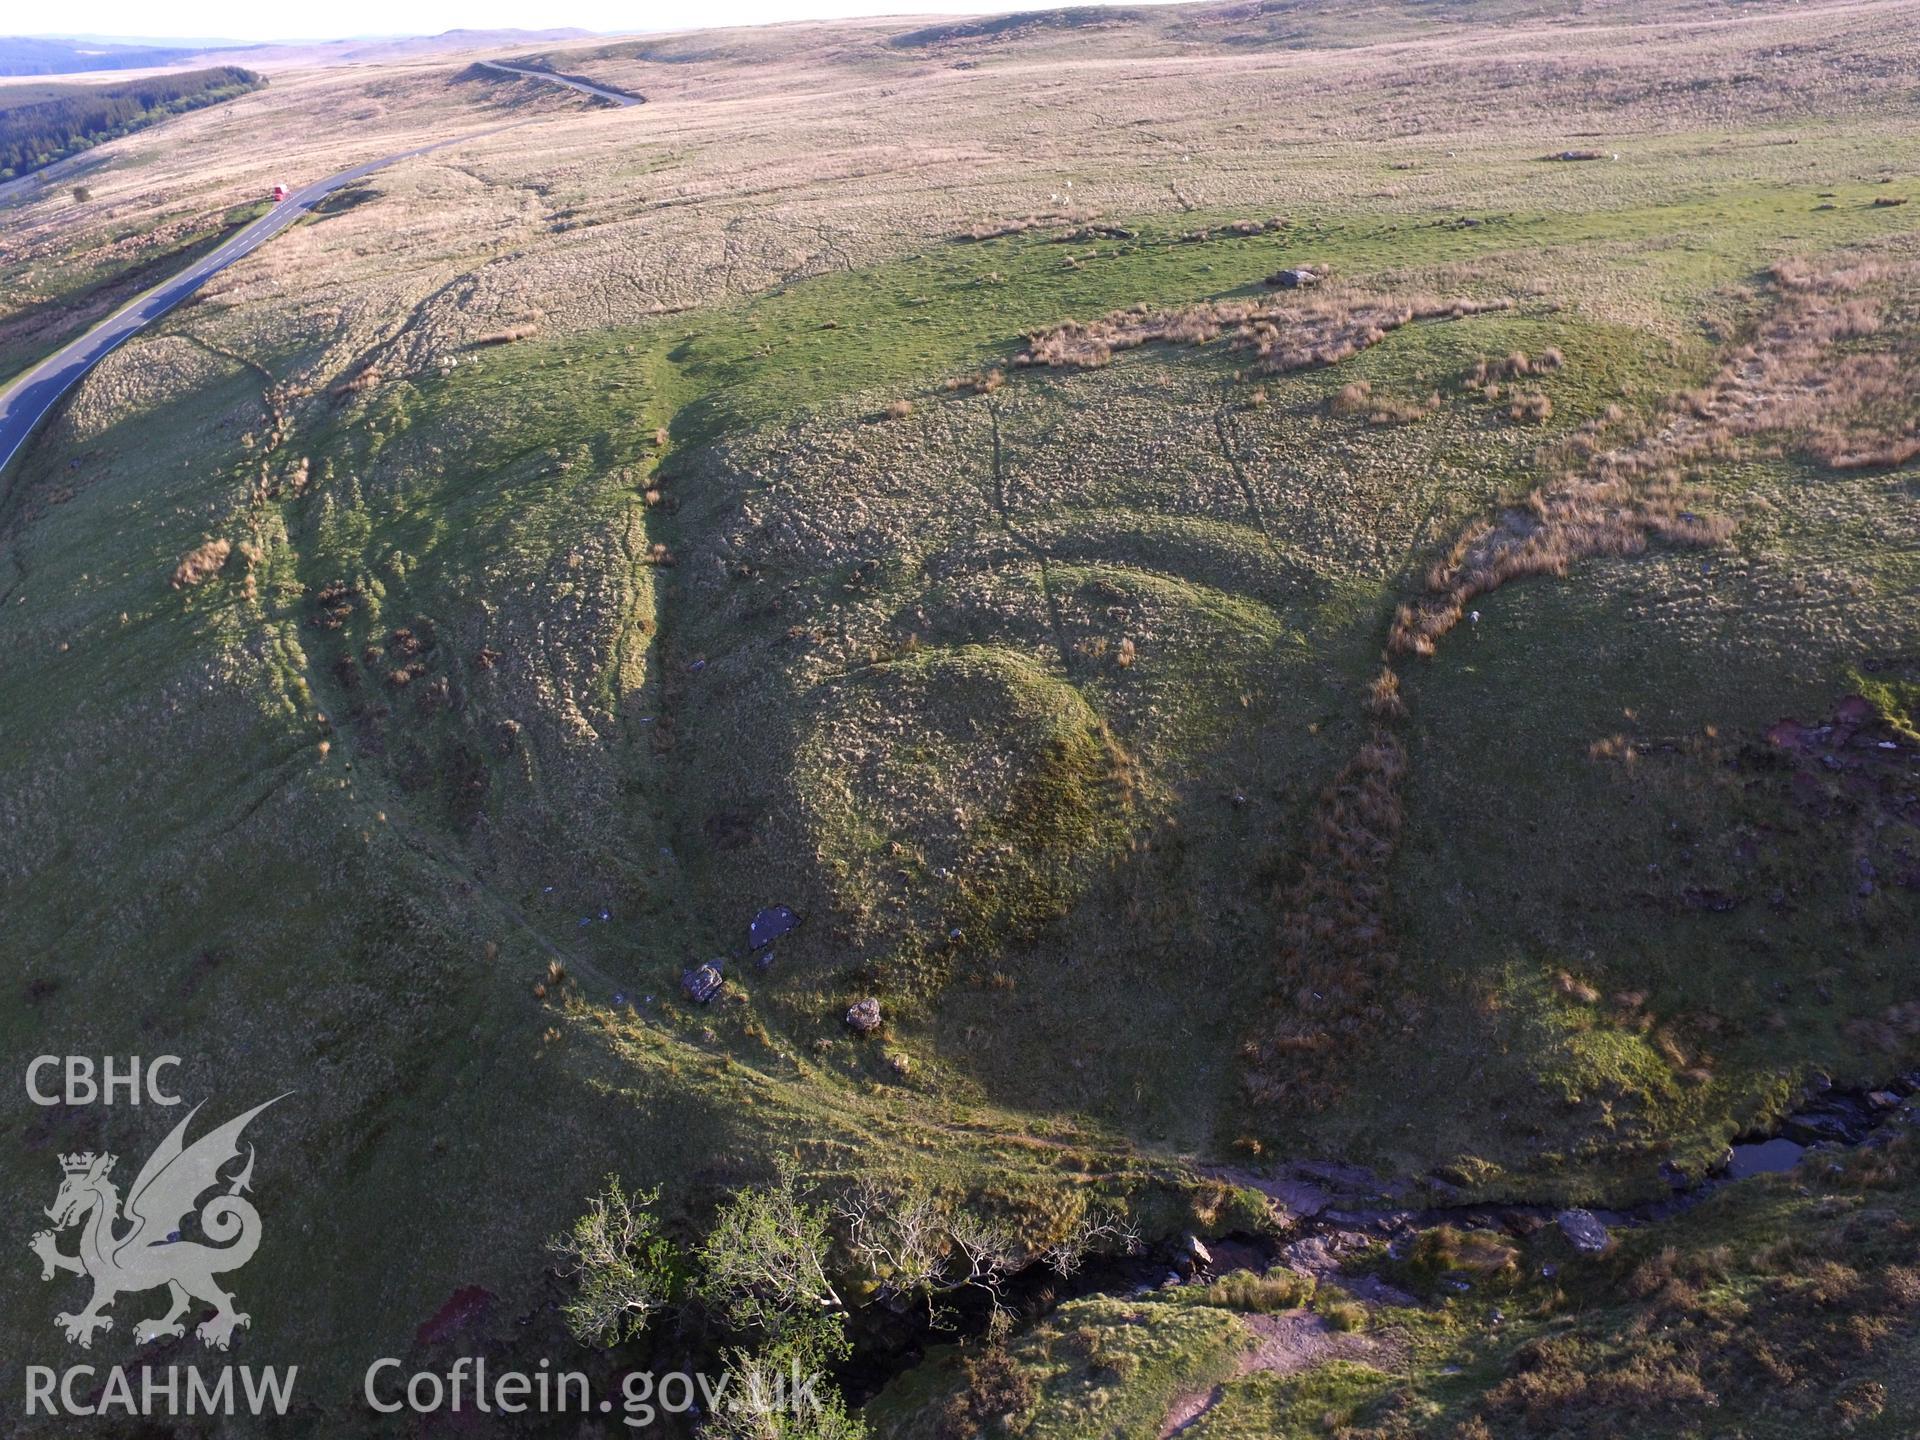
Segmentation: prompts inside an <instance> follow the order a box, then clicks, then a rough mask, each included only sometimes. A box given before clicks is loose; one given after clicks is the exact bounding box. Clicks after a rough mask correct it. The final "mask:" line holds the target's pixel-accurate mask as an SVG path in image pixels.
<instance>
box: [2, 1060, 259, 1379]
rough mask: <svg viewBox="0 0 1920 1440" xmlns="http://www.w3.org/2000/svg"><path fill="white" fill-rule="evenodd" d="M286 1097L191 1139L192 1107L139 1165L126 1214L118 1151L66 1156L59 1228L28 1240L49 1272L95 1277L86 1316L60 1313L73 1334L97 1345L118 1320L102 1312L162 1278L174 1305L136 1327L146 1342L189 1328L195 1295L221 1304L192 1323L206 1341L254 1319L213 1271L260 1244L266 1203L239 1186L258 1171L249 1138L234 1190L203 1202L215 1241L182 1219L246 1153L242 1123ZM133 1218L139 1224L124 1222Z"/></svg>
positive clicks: (46, 1276)
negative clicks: (71, 1235) (116, 1172)
mask: <svg viewBox="0 0 1920 1440" xmlns="http://www.w3.org/2000/svg"><path fill="white" fill-rule="evenodd" d="M285 1098H286V1096H284V1095H277V1096H275V1097H274V1100H269V1101H267V1102H266V1105H256V1106H255V1107H254V1108H253V1109H251V1110H249V1111H247V1113H246V1114H244V1115H241V1116H238V1117H237V1118H235V1119H232V1120H229V1121H228V1122H227V1123H226V1124H225V1125H222V1126H221V1127H220V1128H219V1129H218V1130H214V1131H210V1132H209V1133H208V1134H205V1135H202V1136H201V1137H200V1138H199V1139H198V1140H196V1141H194V1142H193V1144H191V1145H188V1144H186V1142H185V1136H186V1131H187V1125H188V1123H189V1122H190V1121H191V1120H192V1119H193V1117H194V1116H195V1115H197V1114H199V1113H200V1107H199V1106H198V1105H196V1106H194V1107H193V1109H192V1110H190V1111H188V1112H187V1117H186V1119H184V1120H182V1121H181V1122H180V1123H179V1124H178V1125H176V1126H174V1127H173V1133H172V1134H170V1135H168V1136H167V1138H166V1139H165V1140H163V1141H161V1142H160V1147H159V1148H158V1149H157V1150H155V1151H154V1152H153V1155H152V1156H151V1157H150V1158H149V1159H148V1161H147V1163H146V1164H145V1165H143V1166H141V1167H140V1173H139V1175H137V1176H135V1177H134V1181H133V1187H132V1189H131V1190H130V1191H129V1192H128V1194H127V1205H126V1213H125V1214H124V1215H123V1214H122V1213H121V1209H120V1192H119V1189H118V1188H117V1187H116V1186H115V1185H114V1184H113V1183H112V1181H110V1180H109V1179H108V1178H107V1177H108V1175H109V1174H111V1173H112V1170H113V1166H114V1160H115V1157H114V1156H112V1155H95V1154H93V1153H92V1152H91V1151H88V1152H86V1153H84V1154H79V1155H62V1156H61V1157H60V1168H61V1170H62V1171H64V1172H65V1175H66V1178H65V1179H64V1180H62V1181H61V1183H60V1193H59V1194H57V1195H56V1196H54V1199H53V1204H52V1205H51V1206H49V1207H48V1208H47V1212H46V1214H47V1218H48V1219H49V1220H51V1221H53V1225H54V1229H53V1230H42V1231H40V1232H39V1233H38V1234H37V1235H35V1236H34V1237H33V1240H32V1242H31V1244H30V1245H29V1246H28V1248H29V1249H31V1250H32V1251H33V1253H34V1254H36V1255H38V1256H39V1257H40V1263H41V1266H42V1270H41V1274H40V1278H41V1279H42V1280H51V1279H53V1277H54V1275H55V1274H56V1273H57V1272H59V1271H67V1272H69V1273H71V1274H74V1275H87V1276H90V1277H92V1280H93V1299H92V1301H90V1302H89V1303H88V1305H87V1308H86V1309H85V1310H82V1311H81V1312H80V1313H79V1314H78V1315H69V1314H61V1315H57V1316H55V1317H54V1322H53V1323H54V1324H55V1325H57V1326H58V1327H59V1328H60V1329H61V1330H63V1331H64V1332H65V1333H66V1337H67V1339H68V1340H69V1341H72V1342H76V1343H78V1344H79V1345H80V1346H81V1347H82V1348H91V1347H92V1345H93V1334H94V1332H95V1331H96V1330H111V1329H112V1328H113V1317H112V1316H110V1315H103V1314H101V1313H100V1312H101V1311H103V1310H105V1309H106V1308H107V1307H108V1306H110V1305H111V1304H113V1302H114V1299H115V1297H117V1296H118V1295H120V1294H121V1293H123V1292H125V1293H133V1292H137V1291H141V1290H152V1289H155V1288H156V1287H158V1286H161V1285H164V1286H166V1287H167V1294H168V1296H169V1303H168V1307H167V1313H166V1314H165V1315H163V1316H161V1317H160V1318H159V1319H158V1320H143V1321H142V1322H140V1324H138V1325H136V1326H135V1327H134V1331H133V1338H134V1339H135V1340H136V1341H137V1342H139V1343H141V1344H145V1343H146V1342H148V1341H150V1340H158V1339H161V1338H163V1337H175V1338H177V1337H179V1336H181V1335H183V1334H185V1333H186V1332H185V1330H184V1329H183V1328H182V1326H181V1325H180V1317H181V1316H182V1315H183V1314H185V1313H186V1309H187V1304H188V1301H189V1298H191V1299H194V1300H200V1301H203V1302H205V1303H207V1304H209V1305H212V1306H213V1307H214V1314H213V1318H212V1319H210V1320H207V1321H206V1322H205V1323H203V1324H202V1325H201V1326H200V1327H199V1328H198V1329H197V1330H196V1331H195V1332H194V1333H195V1334H197V1335H198V1336H199V1337H200V1340H201V1343H203V1344H205V1345H208V1346H212V1347H214V1348H216V1349H220V1350H225V1349H226V1348H227V1345H228V1343H229V1342H230V1341H231V1340H232V1338H233V1330H234V1327H235V1326H236V1325H246V1324H248V1323H250V1317H249V1316H247V1315H245V1314H242V1313H241V1312H239V1311H236V1310H235V1309H234V1308H233V1296H231V1295H229V1294H228V1293H227V1292H226V1291H225V1290H223V1289H221V1288H220V1286H219V1285H218V1284H217V1283H215V1281H214V1278H213V1277H214V1276H215V1275H218V1274H224V1273H225V1272H226V1271H229V1270H238V1269H239V1268H240V1267H241V1266H242V1265H244V1264H246V1263H247V1261H249V1260H251V1259H252V1258H253V1252H254V1251H255V1250H257V1249H258V1248H259V1246H260V1212H259V1211H258V1210H255V1209H254V1208H253V1205H252V1203H251V1202H250V1201H247V1200H244V1199H242V1198H241V1195H240V1192H241V1191H243V1190H245V1189H246V1188H247V1187H248V1185H249V1183H250V1182H251V1181H252V1179H253V1147H252V1146H251V1145H249V1146H248V1147H247V1163H246V1166H245V1168H244V1169H242V1170H241V1171H240V1173H239V1174H238V1175H236V1176H234V1177H232V1179H231V1180H229V1181H227V1182H225V1183H226V1186H227V1189H226V1193H225V1194H223V1195H215V1196H214V1197H213V1198H212V1199H210V1200H208V1201H207V1203H206V1204H205V1205H204V1206H201V1207H200V1209H199V1228H200V1232H201V1233H202V1234H203V1235H205V1236H206V1237H207V1239H208V1240H210V1241H212V1242H213V1243H212V1244H210V1245H209V1244H202V1243H201V1242H200V1241H198V1240H185V1239H182V1238H181V1231H180V1227H181V1225H182V1223H183V1222H184V1221H185V1220H186V1219H187V1217H188V1216H190V1215H193V1214H194V1211H195V1206H196V1205H197V1204H198V1202H199V1199H200V1197H201V1196H202V1195H204V1194H205V1193H206V1192H207V1191H208V1190H210V1189H212V1188H213V1187H214V1186H216V1185H219V1184H221V1183H222V1181H221V1179H220V1170H221V1168H222V1167H223V1166H225V1165H226V1164H227V1163H228V1162H229V1161H231V1160H234V1159H236V1158H238V1156H239V1154H240V1146H239V1140H240V1132H241V1131H242V1130H244V1129H245V1128H246V1125H247V1122H248V1121H249V1120H251V1119H253V1117H254V1116H256V1115H258V1114H259V1113H260V1112H261V1111H262V1110H264V1109H266V1108H267V1105H271V1104H273V1103H274V1101H275V1100H284V1099H285ZM126 1224H130V1225H131V1228H130V1229H126V1230H124V1231H121V1227H122V1226H123V1225H126ZM73 1225H82V1226H83V1228H82V1230H81V1233H80V1250H79V1253H78V1254H75V1255H66V1254H62V1253H61V1251H60V1249H59V1248H58V1246H57V1245H56V1243H55V1238H54V1236H55V1231H58V1230H65V1229H67V1228H68V1227H69V1226H73ZM116 1232H120V1233H116Z"/></svg>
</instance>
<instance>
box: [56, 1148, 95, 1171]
mask: <svg viewBox="0 0 1920 1440" xmlns="http://www.w3.org/2000/svg"><path fill="white" fill-rule="evenodd" d="M60 1168H61V1169H62V1170H64V1171H66V1172H67V1174H69V1175H84V1174H86V1173H87V1171H89V1170H91V1169H92V1168H93V1152H92V1151H91V1150H83V1151H81V1152H80V1153H79V1154H77V1155H62V1156H61V1157H60Z"/></svg>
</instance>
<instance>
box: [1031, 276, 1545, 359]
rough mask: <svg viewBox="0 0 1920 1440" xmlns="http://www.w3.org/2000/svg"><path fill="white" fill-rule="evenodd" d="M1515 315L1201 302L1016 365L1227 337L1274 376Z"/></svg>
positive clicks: (1424, 303) (1081, 338) (1066, 341)
mask: <svg viewBox="0 0 1920 1440" xmlns="http://www.w3.org/2000/svg"><path fill="white" fill-rule="evenodd" d="M1512 308H1513V301H1512V300H1509V299H1499V300H1468V299H1453V300H1446V299H1440V298H1438V297H1435V296H1430V295H1419V296H1413V297H1409V298H1405V299H1387V298H1384V297H1378V296H1371V295H1366V294H1363V293H1360V292H1358V291H1350V290H1349V291H1339V292H1333V293H1328V292H1327V291H1325V290H1322V291H1320V292H1319V293H1318V294H1317V295H1316V298H1315V299H1313V300H1312V301H1309V302H1305V303H1299V302H1295V301H1291V300H1286V299H1279V298H1270V297H1262V298H1259V299H1250V300H1203V301H1200V302H1198V303H1196V304H1193V305H1183V306H1181V307H1179V308H1178V309H1174V310H1153V309H1149V308H1147V307H1146V306H1135V307H1133V308H1132V309H1130V310H1116V311H1114V312H1112V313H1111V314H1109V315H1107V316H1105V317H1104V318H1102V319H1099V320H1094V321H1091V322H1088V323H1085V324H1082V323H1081V322H1080V321H1078V320H1067V321H1064V322H1062V323H1061V324H1059V325H1055V326H1052V327H1050V328H1048V329H1046V330H1040V331H1036V332H1034V333H1033V334H1032V335H1030V336H1028V337H1027V348H1026V349H1025V350H1023V351H1021V352H1020V353H1019V354H1018V355H1016V356H1014V359H1013V363H1014V364H1015V365H1045V366H1058V367H1070V368H1077V369H1083V370H1091V369H1097V368H1099V367H1100V366H1102V365H1105V364H1107V363H1108V362H1110V361H1111V360H1112V359H1113V357H1114V356H1115V355H1117V354H1120V353H1121V352H1122V351H1126V350H1137V349H1139V348H1140V347H1141V346H1143V345H1154V344H1163V345H1204V344H1206V343H1208V342H1209V341H1212V340H1217V339H1219V338H1220V337H1221V336H1223V335H1226V336H1229V337H1230V340H1231V343H1232V345H1233V347H1234V348H1235V349H1240V350H1252V351H1253V352H1254V353H1255V355H1256V356H1257V357H1258V364H1257V365H1256V366H1255V367H1254V368H1255V369H1256V370H1257V371H1259V372H1261V373H1265V374H1269V375H1273V374H1281V373H1283V372H1286V371H1289V370H1305V369H1309V368H1312V367H1315V366H1321V365H1336V364H1338V363H1339V362H1340V361H1342V360H1345V359H1348V358H1350V357H1351V356H1354V355H1357V354H1359V353H1360V352H1361V351H1362V350H1365V349H1366V348H1367V347H1368V346H1371V345H1377V344H1379V343H1380V341H1382V340H1384V339H1386V337H1387V336H1388V335H1389V334H1390V333H1391V332H1393V331H1395V330H1398V329H1399V328H1400V327H1401V326H1403V325H1407V324H1411V323H1412V322H1413V321H1415V320H1439V319H1459V318H1461V317H1463V316H1467V315H1478V314H1481V313H1483V312H1486V311H1489V310H1510V309H1512Z"/></svg>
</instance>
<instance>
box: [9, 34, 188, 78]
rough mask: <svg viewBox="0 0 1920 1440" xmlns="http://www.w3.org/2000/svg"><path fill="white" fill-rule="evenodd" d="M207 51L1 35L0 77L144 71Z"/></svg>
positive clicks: (178, 47) (101, 41)
mask: <svg viewBox="0 0 1920 1440" xmlns="http://www.w3.org/2000/svg"><path fill="white" fill-rule="evenodd" d="M206 53H207V51H206V50H205V49H204V48H202V47H197V46H158V45H125V44H119V43H115V42H112V41H103V40H69V39H45V38H41V37H38V36H23V35H9V36H0V75H77V74H79V73H81V72H83V71H88V70H144V69H148V68H153V67H158V66H163V65H178V64H181V63H182V62H184V61H186V60H190V59H192V58H193V57H194V56H196V55H204V54H206Z"/></svg>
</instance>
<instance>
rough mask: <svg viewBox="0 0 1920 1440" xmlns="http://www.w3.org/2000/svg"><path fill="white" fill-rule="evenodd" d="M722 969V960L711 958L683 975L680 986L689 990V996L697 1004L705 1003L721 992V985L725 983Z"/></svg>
mask: <svg viewBox="0 0 1920 1440" xmlns="http://www.w3.org/2000/svg"><path fill="white" fill-rule="evenodd" d="M720 970H721V962H720V961H718V960H709V961H708V962H707V963H706V964H704V965H702V966H699V967H698V968H697V969H693V970H689V971H687V973H686V974H684V975H682V976H681V977H680V988H681V989H682V990H685V991H686V992H687V998H688V999H690V1000H692V1001H693V1002H694V1003H695V1004H696V1005H705V1004H706V1003H707V1002H708V1001H710V1000H712V999H713V997H714V996H716V995H718V994H719V993H720V986H721V984H722V983H723V980H722V976H721V973H720Z"/></svg>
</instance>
